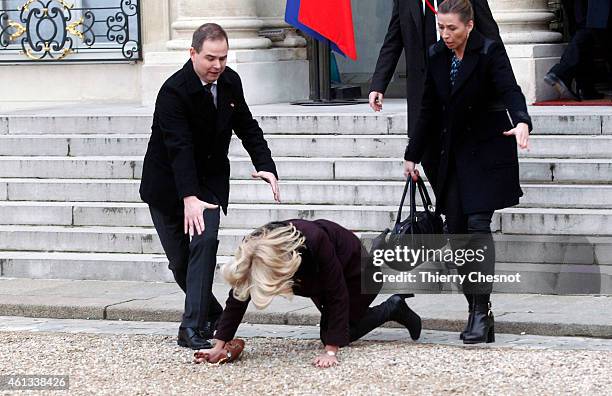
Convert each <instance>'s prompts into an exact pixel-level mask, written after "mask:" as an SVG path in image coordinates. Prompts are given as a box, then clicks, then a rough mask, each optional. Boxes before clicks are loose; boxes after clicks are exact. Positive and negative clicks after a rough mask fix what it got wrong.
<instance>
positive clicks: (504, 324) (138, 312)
mask: <svg viewBox="0 0 612 396" xmlns="http://www.w3.org/2000/svg"><path fill="white" fill-rule="evenodd" d="M109 307H110V306H103V305H96V306H91V305H89V306H67V305H44V304H29V303H24V304H6V303H0V316H22V317H23V316H25V317H31V318H53V319H91V320H116V321H119V320H126V321H145V322H176V323H177V326H178V323H179V322H180V318H181V315H182V311H180V310H177V309H167V310H159V309H147V308H138V309H133V308H130V309H125V310H123V309H121V308H118V307H117V306H116V305H114V306H113V308H112V310H109ZM422 319H423V329H426V330H440V331H454V332H459V331H461V330H462V329H463V327H464V326H465V321H464V320H455V319H447V318H443V317H437V318H436V317H427V316H425V315H422ZM319 321H320V316H319V315H318V314H314V313H309V312H305V313H300V312H299V310H298V311H289V312H283V313H278V312H267V311H265V310H264V311H260V312H253V311H251V312H247V313H246V315H245V316H244V319H243V323H253V324H277V325H293V326H316V325H318V324H319ZM384 326H385V327H399V325H396V324H393V323H386V324H385V325H384ZM495 331H496V332H497V333H506V334H517V335H520V334H532V335H543V336H576V337H595V338H611V335H612V325H605V324H601V325H600V324H595V325H584V324H581V323H570V324H568V323H555V322H545V323H537V322H529V321H512V320H505V319H504V317H503V316H500V317H497V318H496V320H495Z"/></svg>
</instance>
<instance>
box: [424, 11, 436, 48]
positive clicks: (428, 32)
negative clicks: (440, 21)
mask: <svg viewBox="0 0 612 396" xmlns="http://www.w3.org/2000/svg"><path fill="white" fill-rule="evenodd" d="M436 2H437V0H429V3H430V4H431V5H432V6H433V5H434V3H436ZM423 22H424V23H423V30H424V32H423V38H424V40H425V43H424V44H425V48H429V47H430V46H432V45H433V44H434V43H435V42H436V41H438V37H437V33H436V30H437V29H438V26H437V25H436V15H435V13H434V12H433V11H432V9H431V8H429V6H428V5H427V4H425V15H424V21H423Z"/></svg>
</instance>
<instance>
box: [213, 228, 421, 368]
mask: <svg viewBox="0 0 612 396" xmlns="http://www.w3.org/2000/svg"><path fill="white" fill-rule="evenodd" d="M361 257H362V245H361V242H360V241H359V239H358V238H357V237H356V236H355V234H353V233H352V232H351V231H349V230H347V229H345V228H343V227H342V226H340V225H338V224H336V223H334V222H331V221H328V220H315V221H308V220H299V219H295V220H286V221H280V222H273V223H268V224H266V225H264V226H262V227H259V228H258V229H256V230H255V231H253V232H252V233H251V234H250V235H248V236H247V237H245V239H244V240H243V241H242V243H241V244H240V246H239V248H238V251H237V252H236V255H235V260H234V261H233V262H232V263H228V264H225V265H224V266H223V268H222V270H221V271H222V274H223V277H224V278H225V280H226V281H227V282H228V283H229V284H230V285H231V286H232V289H231V290H230V293H229V297H228V299H227V302H226V305H225V309H224V311H223V314H222V316H221V319H220V320H219V323H218V325H217V331H216V333H215V335H214V340H215V346H214V348H212V349H210V350H206V351H205V352H206V353H205V354H204V356H205V358H204V360H206V361H208V362H212V363H214V362H217V361H218V360H219V359H221V358H223V357H225V356H226V351H225V350H224V346H225V343H226V342H227V341H229V340H231V339H232V338H233V337H234V335H235V333H236V331H237V329H238V326H239V325H240V322H241V321H242V318H243V316H244V313H245V311H246V309H247V306H248V303H249V301H252V302H253V304H254V305H255V307H256V308H257V309H265V308H266V307H267V306H268V305H270V303H271V302H272V299H273V298H274V297H276V296H283V297H286V298H289V299H291V298H292V297H293V296H294V295H298V296H304V297H309V298H311V299H312V301H313V303H314V304H315V306H316V307H317V308H318V309H319V311H320V312H321V324H320V336H321V341H322V343H323V346H324V350H323V351H320V352H319V353H317V355H316V357H315V358H314V360H313V364H314V365H315V366H317V367H321V368H324V367H331V366H334V365H336V364H338V362H339V357H338V349H339V348H340V347H343V346H346V345H348V344H349V343H351V342H352V341H355V340H357V339H359V338H361V337H363V336H364V335H366V334H367V333H369V332H370V331H372V330H373V329H375V328H377V327H379V326H381V325H382V324H383V323H385V322H387V321H396V322H399V323H401V324H402V325H404V326H405V327H406V328H407V329H408V331H409V332H410V336H411V338H412V339H414V340H416V339H418V338H419V336H420V333H421V319H420V317H419V316H418V315H417V314H416V313H414V312H413V311H412V310H411V309H410V308H409V307H408V305H407V304H406V302H405V301H404V298H406V297H408V296H409V295H397V294H396V295H393V296H391V297H390V298H389V299H388V300H386V301H385V302H383V303H382V304H380V305H377V306H374V307H370V304H371V303H372V301H373V300H374V299H375V298H376V293H369V294H366V293H362V288H361V271H362V266H361ZM379 290H380V287H379V288H378V289H377V291H379ZM323 301H325V304H323Z"/></svg>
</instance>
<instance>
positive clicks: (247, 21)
mask: <svg viewBox="0 0 612 396" xmlns="http://www.w3.org/2000/svg"><path fill="white" fill-rule="evenodd" d="M167 1H168V6H169V9H170V12H169V14H170V15H171V19H172V22H171V24H170V27H171V29H170V36H171V37H170V40H169V41H168V42H167V43H166V49H167V50H166V51H163V52H151V53H145V54H144V56H145V63H144V66H143V79H142V80H143V84H142V85H143V93H142V96H143V103H144V104H151V103H153V102H154V101H155V97H156V95H157V92H158V90H159V87H160V86H161V84H162V83H163V81H164V80H165V79H166V78H167V77H168V76H170V75H171V74H172V73H173V72H175V71H176V70H178V69H179V68H180V67H182V65H183V64H184V63H185V62H186V61H187V60H188V57H189V52H188V50H189V48H190V47H191V36H192V34H193V31H194V30H195V29H196V28H197V27H199V26H200V25H202V24H204V23H207V22H215V23H218V24H219V25H221V26H222V27H223V28H224V29H225V30H226V31H227V33H228V36H229V46H230V52H229V54H228V66H229V67H231V68H232V69H234V70H235V71H237V72H238V73H239V74H240V76H241V78H242V82H243V86H244V91H245V96H246V99H247V102H248V103H249V104H263V103H281V102H290V101H294V100H299V99H306V98H308V95H309V88H308V86H309V85H308V60H307V58H306V48H304V47H305V41H304V42H303V43H302V41H301V40H300V39H301V38H300V37H299V36H297V35H294V37H296V39H293V41H292V38H291V37H293V36H291V35H290V34H289V35H286V37H284V38H283V39H282V40H281V41H283V42H285V45H278V43H275V42H276V41H278V40H277V38H274V37H272V38H271V37H266V36H265V35H264V34H262V30H263V33H265V30H266V29H269V28H271V27H276V26H277V25H279V24H280V22H279V20H280V21H281V22H282V19H280V18H282V17H279V15H280V14H281V12H282V14H284V2H283V3H282V5H281V3H280V2H277V1H276V0H268V1H269V3H268V4H265V6H264V4H259V3H258V1H259V0H223V1H219V0H167ZM260 5H261V6H260ZM260 11H261V12H262V13H266V15H264V16H263V17H262V16H260V15H259V12H260ZM270 21H275V22H274V23H273V24H272V23H270ZM283 23H284V22H283ZM272 36H274V34H273V35H272ZM287 37H289V40H287ZM273 40H275V42H273ZM302 40H303V39H302ZM302 44H303V45H302Z"/></svg>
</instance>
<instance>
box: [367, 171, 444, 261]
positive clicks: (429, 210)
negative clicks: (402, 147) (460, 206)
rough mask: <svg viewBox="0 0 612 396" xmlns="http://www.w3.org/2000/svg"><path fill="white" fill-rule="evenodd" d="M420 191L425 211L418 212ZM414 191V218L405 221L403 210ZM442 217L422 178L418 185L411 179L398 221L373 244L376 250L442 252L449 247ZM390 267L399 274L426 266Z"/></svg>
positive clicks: (412, 207)
mask: <svg viewBox="0 0 612 396" xmlns="http://www.w3.org/2000/svg"><path fill="white" fill-rule="evenodd" d="M417 189H418V190H419V195H420V196H421V201H422V203H423V206H424V208H425V210H424V211H419V212H417V208H416V190H417ZM409 190H410V215H409V216H408V218H406V219H405V220H402V208H403V207H404V202H405V200H406V195H407V194H408V191H409ZM443 234H444V229H443V222H442V217H441V216H440V214H439V213H438V212H437V211H436V210H434V208H433V204H432V202H431V198H430V197H429V193H428V192H427V187H426V186H425V183H424V182H423V179H421V177H420V176H419V178H418V179H417V181H416V182H414V181H413V180H412V177H409V178H408V180H407V181H406V186H405V187H404V192H403V194H402V200H401V202H400V205H399V209H398V211H397V219H396V220H395V225H394V227H393V229H392V230H390V229H388V228H387V229H386V230H384V231H383V232H382V233H381V234H380V235H378V236H377V237H376V238H374V239H373V241H372V250H371V254H373V252H374V250H380V249H384V250H395V249H396V247H397V246H400V247H401V248H403V247H404V246H407V247H408V248H410V249H422V248H425V249H439V248H441V247H443V246H444V245H446V243H447V240H446V238H445V237H444V235H443ZM386 263H387V265H388V266H389V267H390V268H392V269H394V270H396V271H410V270H412V269H414V268H415V267H416V266H418V265H420V264H422V260H420V261H419V262H409V263H406V262H401V261H387V262H386Z"/></svg>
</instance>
